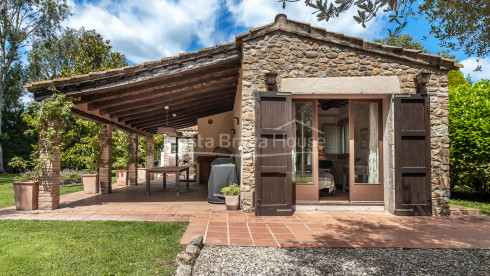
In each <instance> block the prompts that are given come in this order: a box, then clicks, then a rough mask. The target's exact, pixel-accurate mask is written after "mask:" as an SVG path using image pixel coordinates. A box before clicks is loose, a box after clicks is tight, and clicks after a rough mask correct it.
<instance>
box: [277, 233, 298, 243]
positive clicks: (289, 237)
mask: <svg viewBox="0 0 490 276" xmlns="http://www.w3.org/2000/svg"><path fill="white" fill-rule="evenodd" d="M274 237H275V238H276V240H288V241H293V240H297V238H296V237H295V236H294V235H293V234H275V233H274Z"/></svg>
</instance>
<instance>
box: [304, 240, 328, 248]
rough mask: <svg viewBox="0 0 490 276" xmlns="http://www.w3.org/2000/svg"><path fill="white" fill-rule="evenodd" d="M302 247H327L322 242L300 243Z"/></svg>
mask: <svg viewBox="0 0 490 276" xmlns="http://www.w3.org/2000/svg"><path fill="white" fill-rule="evenodd" d="M301 243H302V244H303V246H304V247H328V245H327V244H326V243H324V242H322V241H301Z"/></svg>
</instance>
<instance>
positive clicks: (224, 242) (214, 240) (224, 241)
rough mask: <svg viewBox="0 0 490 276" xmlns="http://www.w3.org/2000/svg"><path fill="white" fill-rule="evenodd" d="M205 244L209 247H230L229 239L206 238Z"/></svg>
mask: <svg viewBox="0 0 490 276" xmlns="http://www.w3.org/2000/svg"><path fill="white" fill-rule="evenodd" d="M204 244H207V245H228V239H218V238H206V240H205V241H204Z"/></svg>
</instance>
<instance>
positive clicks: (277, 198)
mask: <svg viewBox="0 0 490 276" xmlns="http://www.w3.org/2000/svg"><path fill="white" fill-rule="evenodd" d="M291 105H292V103H291V94H290V93H281V92H257V93H256V98H255V119H256V121H255V138H256V141H255V143H256V144H255V154H256V156H255V192H256V201H255V214H256V215H257V216H262V215H266V216H285V215H292V213H293V210H292V178H291V174H292V156H291V154H292V147H293V145H292V144H293V143H288V137H293V125H292V124H293V122H292V115H291V114H292V113H291V108H292V106H291ZM289 144H291V145H289Z"/></svg>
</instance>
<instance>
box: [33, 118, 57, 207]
mask: <svg viewBox="0 0 490 276" xmlns="http://www.w3.org/2000/svg"><path fill="white" fill-rule="evenodd" d="M54 124H55V125H57V126H59V125H61V122H60V120H59V119H56V120H55V121H54ZM46 139H47V138H46V137H43V136H42V135H39V158H40V159H41V161H42V165H41V166H42V168H41V172H40V175H39V195H38V208H39V209H40V210H53V209H57V208H58V207H59V206H60V166H61V162H60V159H61V154H60V151H59V150H55V151H51V150H52V149H49V148H48V147H47V146H46V145H47V144H48V143H47V141H46ZM58 145H59V141H57V140H55V141H54V146H58ZM50 152H51V154H52V156H51V157H52V158H50Z"/></svg>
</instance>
